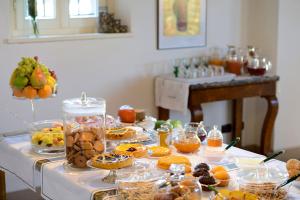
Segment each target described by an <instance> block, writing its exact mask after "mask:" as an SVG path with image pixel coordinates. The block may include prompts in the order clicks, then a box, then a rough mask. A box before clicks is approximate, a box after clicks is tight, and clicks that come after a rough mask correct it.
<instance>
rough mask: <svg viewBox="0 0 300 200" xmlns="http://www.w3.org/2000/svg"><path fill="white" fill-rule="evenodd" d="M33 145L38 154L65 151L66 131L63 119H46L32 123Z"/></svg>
mask: <svg viewBox="0 0 300 200" xmlns="http://www.w3.org/2000/svg"><path fill="white" fill-rule="evenodd" d="M30 129H31V145H32V149H33V150H34V151H35V152H36V153H38V154H60V153H63V152H64V149H65V146H64V145H65V143H64V132H63V124H62V121H61V120H44V121H38V122H34V123H32V124H31V128H30Z"/></svg>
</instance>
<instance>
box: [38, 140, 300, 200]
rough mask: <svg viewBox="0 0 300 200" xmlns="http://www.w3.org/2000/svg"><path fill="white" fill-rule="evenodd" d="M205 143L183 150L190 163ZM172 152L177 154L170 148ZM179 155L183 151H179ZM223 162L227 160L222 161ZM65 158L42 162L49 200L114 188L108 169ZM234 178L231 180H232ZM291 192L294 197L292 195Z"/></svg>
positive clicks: (80, 198) (298, 194)
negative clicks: (74, 164)
mask: <svg viewBox="0 0 300 200" xmlns="http://www.w3.org/2000/svg"><path fill="white" fill-rule="evenodd" d="M204 151H205V147H204V145H203V146H202V147H201V150H200V151H199V152H197V153H194V154H185V156H187V157H188V158H189V159H190V161H191V163H192V165H193V166H195V165H197V164H199V163H200V162H206V159H205V158H204V155H203V154H204ZM173 154H175V155H176V154H178V155H179V153H177V152H176V150H174V149H173ZM228 154H229V155H230V157H257V156H260V155H258V154H255V153H251V152H248V151H245V150H242V149H238V148H234V147H233V148H232V149H230V150H229V152H228ZM181 155H182V154H181ZM231 159H232V158H228V161H227V162H231ZM143 160H145V161H146V162H147V160H148V162H156V161H155V160H154V159H144V158H143ZM225 162H226V161H225ZM64 163H65V161H57V162H51V163H47V164H45V165H43V170H42V195H43V197H44V198H46V199H49V200H60V199H65V200H69V199H70V200H84V199H86V200H90V199H91V200H92V199H93V194H94V193H95V192H97V191H102V190H107V189H114V188H116V186H115V185H111V184H105V183H103V182H102V181H101V178H103V177H104V176H105V175H107V173H108V171H106V170H90V171H73V170H71V169H70V168H69V167H66V165H65V164H64ZM268 165H271V166H276V167H279V168H280V169H282V170H286V169H285V163H284V162H281V161H277V160H272V161H270V162H269V163H268ZM236 172H237V171H236V170H234V171H230V175H231V177H232V180H234V181H236V178H234V177H236ZM234 181H233V182H234ZM208 196H209V194H208V193H205V194H204V197H203V199H208ZM293 196H294V197H293ZM295 198H296V199H300V190H299V189H296V188H293V187H292V188H291V189H290V197H289V199H295Z"/></svg>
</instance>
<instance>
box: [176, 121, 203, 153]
mask: <svg viewBox="0 0 300 200" xmlns="http://www.w3.org/2000/svg"><path fill="white" fill-rule="evenodd" d="M198 127H199V123H193V122H191V123H187V124H185V125H184V129H183V130H181V131H179V133H178V134H177V135H176V137H175V138H174V141H173V144H174V146H175V148H176V149H177V151H179V152H181V153H192V152H195V151H197V150H198V149H199V148H200V144H201V141H200V139H199V138H198Z"/></svg>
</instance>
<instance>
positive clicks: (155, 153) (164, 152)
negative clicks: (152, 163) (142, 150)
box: [148, 146, 171, 157]
mask: <svg viewBox="0 0 300 200" xmlns="http://www.w3.org/2000/svg"><path fill="white" fill-rule="evenodd" d="M148 151H149V155H150V156H151V157H162V156H168V155H170V154H171V149H169V148H167V147H161V146H152V147H148Z"/></svg>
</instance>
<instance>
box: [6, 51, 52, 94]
mask: <svg viewBox="0 0 300 200" xmlns="http://www.w3.org/2000/svg"><path fill="white" fill-rule="evenodd" d="M9 84H10V87H11V88H12V92H13V96H14V97H16V98H17V99H46V98H49V97H54V96H55V95H56V94H57V77H56V74H55V72H54V71H51V70H50V69H49V68H48V67H46V66H45V65H44V64H42V63H40V62H39V60H38V57H34V58H30V57H24V58H22V60H21V61H20V62H19V63H18V66H17V67H16V68H15V70H14V71H13V73H12V75H11V77H10V82H9Z"/></svg>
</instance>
